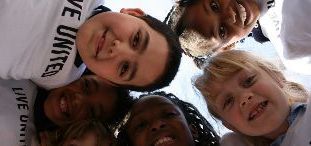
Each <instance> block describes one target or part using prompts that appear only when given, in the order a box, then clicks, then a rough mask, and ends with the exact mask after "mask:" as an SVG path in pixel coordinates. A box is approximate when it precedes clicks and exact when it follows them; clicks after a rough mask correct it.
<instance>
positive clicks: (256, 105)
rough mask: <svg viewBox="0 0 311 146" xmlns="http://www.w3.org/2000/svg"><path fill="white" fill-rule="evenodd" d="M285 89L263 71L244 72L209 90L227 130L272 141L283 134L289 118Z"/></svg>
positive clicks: (209, 85)
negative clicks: (273, 137) (263, 137)
mask: <svg viewBox="0 0 311 146" xmlns="http://www.w3.org/2000/svg"><path fill="white" fill-rule="evenodd" d="M282 86H283V85H282V83H280V82H277V81H276V80H274V79H272V78H271V77H270V76H269V75H268V74H267V73H266V72H264V71H263V70H261V69H259V70H257V71H256V70H253V69H250V70H249V71H247V70H244V69H243V70H241V71H239V72H237V74H235V75H233V76H232V77H229V78H228V79H226V80H225V81H212V82H211V83H209V84H208V85H207V90H208V92H209V93H211V96H210V97H212V98H215V100H214V102H213V101H212V104H214V106H215V107H214V108H213V110H214V111H215V112H216V113H217V114H218V115H219V116H220V118H221V120H222V121H223V123H224V125H225V126H227V127H228V128H230V129H231V130H233V131H236V132H241V133H243V134H246V135H250V136H266V137H270V136H273V135H274V136H275V134H280V132H283V131H282V130H284V129H281V128H280V127H282V128H284V125H286V117H287V116H288V114H289V109H290V106H289V102H288V100H287V99H288V98H287V97H286V95H285V94H284V92H283V90H282V88H281V87H282ZM285 127H286V126H285Z"/></svg>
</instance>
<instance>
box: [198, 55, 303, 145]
mask: <svg viewBox="0 0 311 146" xmlns="http://www.w3.org/2000/svg"><path fill="white" fill-rule="evenodd" d="M250 68H251V69H255V70H259V69H261V70H263V71H265V72H266V73H267V74H268V75H269V76H271V78H273V79H274V80H276V81H280V82H284V87H283V91H284V93H285V94H286V95H288V100H289V103H290V104H292V103H295V102H306V101H307V97H308V92H307V91H306V90H305V89H304V87H303V86H302V85H300V84H298V83H295V82H290V81H287V80H286V78H285V77H284V75H283V73H282V71H281V70H280V69H279V68H278V67H277V66H276V65H274V64H273V63H271V62H269V61H267V60H265V59H263V58H261V57H259V56H256V55H254V54H252V53H250V52H247V51H242V50H229V51H225V52H222V53H219V54H217V55H215V56H212V57H211V58H210V60H209V61H208V62H207V63H206V64H205V65H204V67H203V74H202V75H200V76H199V77H197V79H196V80H195V82H194V85H195V87H196V88H197V89H198V90H199V91H200V93H201V94H202V95H203V96H204V98H205V100H206V103H207V105H208V110H209V112H210V113H211V114H212V115H213V116H214V117H216V118H217V119H219V120H221V117H220V116H219V115H217V113H216V112H215V110H214V104H213V103H214V101H215V98H216V97H213V96H211V95H210V93H209V92H208V90H207V89H206V87H207V85H208V84H209V82H213V81H223V80H226V79H227V78H230V77H231V76H233V75H234V74H236V73H237V72H239V71H240V70H242V69H245V70H249V69H250ZM245 136H246V135H245ZM246 137H247V139H252V140H251V141H254V140H255V139H256V141H257V140H258V137H250V136H246Z"/></svg>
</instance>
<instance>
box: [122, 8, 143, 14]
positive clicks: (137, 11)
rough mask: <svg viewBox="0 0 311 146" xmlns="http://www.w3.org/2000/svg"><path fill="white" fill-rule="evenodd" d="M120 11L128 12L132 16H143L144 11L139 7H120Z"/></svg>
mask: <svg viewBox="0 0 311 146" xmlns="http://www.w3.org/2000/svg"><path fill="white" fill-rule="evenodd" d="M120 13H123V14H128V15H132V16H143V15H145V12H144V11H143V10H141V9H139V8H122V9H121V10H120Z"/></svg>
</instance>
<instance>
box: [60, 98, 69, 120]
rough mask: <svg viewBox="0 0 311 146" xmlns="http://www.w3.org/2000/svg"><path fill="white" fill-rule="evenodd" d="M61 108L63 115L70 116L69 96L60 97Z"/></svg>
mask: <svg viewBox="0 0 311 146" xmlns="http://www.w3.org/2000/svg"><path fill="white" fill-rule="evenodd" d="M59 108H60V111H61V113H62V114H63V115H65V117H67V118H69V117H70V110H69V104H68V102H67V98H66V97H65V96H62V97H61V98H60V102H59Z"/></svg>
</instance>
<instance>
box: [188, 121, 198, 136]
mask: <svg viewBox="0 0 311 146" xmlns="http://www.w3.org/2000/svg"><path fill="white" fill-rule="evenodd" d="M189 128H190V132H191V134H192V137H193V139H198V138H199V132H198V129H197V128H196V127H195V126H194V125H193V124H191V125H189Z"/></svg>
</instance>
